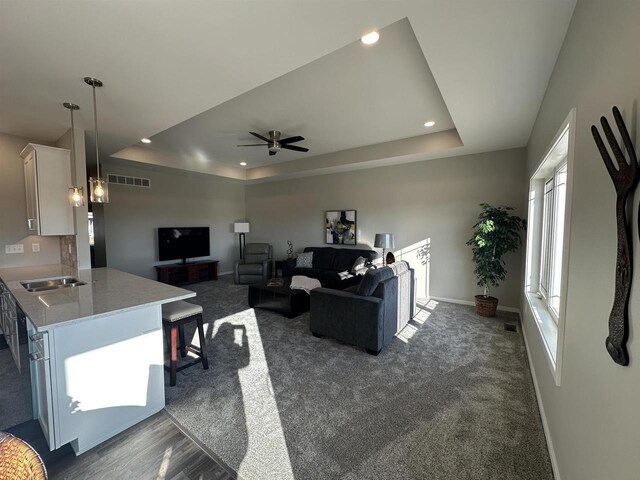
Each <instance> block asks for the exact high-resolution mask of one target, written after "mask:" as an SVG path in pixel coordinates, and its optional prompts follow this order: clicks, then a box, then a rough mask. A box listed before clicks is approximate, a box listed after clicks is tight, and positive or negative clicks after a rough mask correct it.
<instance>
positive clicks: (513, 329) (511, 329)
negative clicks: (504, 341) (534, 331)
mask: <svg viewBox="0 0 640 480" xmlns="http://www.w3.org/2000/svg"><path fill="white" fill-rule="evenodd" d="M504 329H505V330H506V331H507V332H517V331H518V330H517V328H516V326H515V325H514V324H512V323H505V324H504Z"/></svg>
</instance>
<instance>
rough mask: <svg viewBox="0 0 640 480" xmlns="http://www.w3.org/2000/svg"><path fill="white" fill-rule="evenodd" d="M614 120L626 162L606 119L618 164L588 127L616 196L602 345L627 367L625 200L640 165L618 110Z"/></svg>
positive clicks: (627, 220) (593, 128)
mask: <svg viewBox="0 0 640 480" xmlns="http://www.w3.org/2000/svg"><path fill="white" fill-rule="evenodd" d="M613 118H614V119H615V121H616V125H617V126H618V130H619V131H620V136H621V137H622V141H623V143H624V147H625V150H626V151H627V155H628V156H629V160H628V161H627V159H626V158H625V155H624V153H623V151H622V148H621V146H620V145H619V144H618V141H617V140H616V137H615V134H614V133H613V131H612V130H611V127H610V126H609V122H608V121H607V119H606V118H605V117H601V118H600V124H601V125H602V130H603V131H604V134H605V136H606V137H607V141H608V142H609V146H610V147H611V151H612V152H613V154H614V156H615V157H616V163H617V165H615V164H614V163H613V160H612V159H611V156H610V155H609V152H608V151H607V147H606V146H605V144H604V142H603V141H602V137H601V136H600V133H599V132H598V128H597V127H596V126H595V125H592V126H591V134H592V135H593V139H594V140H595V142H596V146H597V147H598V150H599V151H600V155H601V156H602V160H603V161H604V166H605V167H606V168H607V171H608V172H609V176H610V177H611V180H612V181H613V186H614V187H615V190H616V194H617V200H616V222H617V229H618V254H617V259H616V286H615V296H614V299H613V307H612V308H611V314H610V315H609V336H608V337H607V339H606V340H605V346H606V347H607V351H608V352H609V355H610V356H611V358H612V359H613V361H614V362H616V363H617V364H619V365H622V366H626V365H628V364H629V354H628V352H627V347H626V344H627V338H628V336H629V295H630V293H631V280H632V275H631V269H632V265H633V262H632V258H631V255H632V253H631V219H630V218H628V217H627V200H628V198H629V195H630V194H631V192H632V191H633V189H634V188H635V186H636V184H637V183H638V177H640V166H639V165H638V158H637V157H636V152H635V150H634V148H633V143H631V137H630V136H629V132H628V131H627V127H626V125H625V123H624V120H623V119H622V115H620V111H619V110H618V107H613Z"/></svg>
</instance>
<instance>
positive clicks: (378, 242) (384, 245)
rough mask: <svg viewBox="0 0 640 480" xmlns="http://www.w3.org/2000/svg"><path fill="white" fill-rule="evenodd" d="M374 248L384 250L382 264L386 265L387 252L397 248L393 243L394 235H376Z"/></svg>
mask: <svg viewBox="0 0 640 480" xmlns="http://www.w3.org/2000/svg"><path fill="white" fill-rule="evenodd" d="M373 246H374V247H376V248H381V249H382V264H383V265H386V264H387V259H386V257H385V256H384V253H385V250H389V249H391V248H394V246H395V245H394V243H393V233H376V238H375V241H374V242H373Z"/></svg>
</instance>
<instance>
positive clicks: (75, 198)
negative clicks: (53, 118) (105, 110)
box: [62, 102, 84, 207]
mask: <svg viewBox="0 0 640 480" xmlns="http://www.w3.org/2000/svg"><path fill="white" fill-rule="evenodd" d="M62 105H64V108H68V109H69V111H70V112H71V181H72V182H73V185H72V186H71V187H69V203H70V204H71V206H73V207H81V206H83V205H84V188H83V187H78V186H77V184H78V178H77V177H78V174H77V170H76V131H75V126H74V123H73V111H74V110H80V107H79V106H78V105H76V104H75V103H69V102H64V103H63V104H62Z"/></svg>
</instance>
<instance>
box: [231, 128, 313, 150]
mask: <svg viewBox="0 0 640 480" xmlns="http://www.w3.org/2000/svg"><path fill="white" fill-rule="evenodd" d="M249 133H250V134H251V135H253V136H254V137H258V138H259V139H260V140H262V141H264V142H267V143H252V144H250V145H237V146H238V147H262V146H264V145H266V146H267V147H268V148H269V155H275V154H276V153H278V152H279V151H280V150H282V149H283V148H284V149H285V150H294V151H296V152H308V151H309V149H308V148H305V147H298V146H296V145H291V143H296V142H301V141H302V140H304V137H301V136H299V135H297V136H295V137H289V138H283V139H280V132H279V131H278V130H269V138H267V137H263V136H262V135H260V134H259V133H256V132H249Z"/></svg>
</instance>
